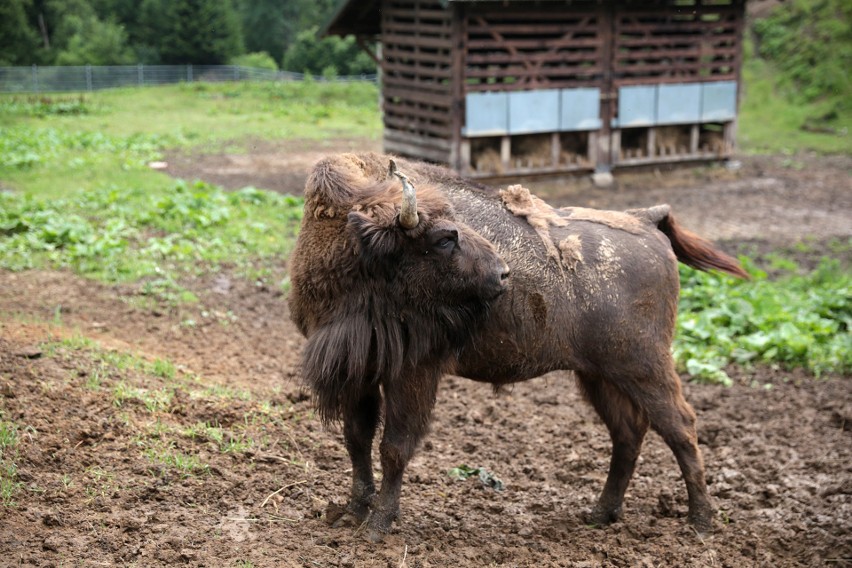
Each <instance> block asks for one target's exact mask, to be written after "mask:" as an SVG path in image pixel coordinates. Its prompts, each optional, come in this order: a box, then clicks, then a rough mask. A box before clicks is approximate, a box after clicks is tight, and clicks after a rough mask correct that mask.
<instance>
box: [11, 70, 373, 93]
mask: <svg viewBox="0 0 852 568" xmlns="http://www.w3.org/2000/svg"><path fill="white" fill-rule="evenodd" d="M312 78H313V79H314V80H316V81H329V80H330V81H341V82H346V81H372V82H375V81H376V75H354V76H340V77H335V78H333V79H328V78H326V77H323V76H312ZM304 79H305V75H304V74H302V73H292V72H290V71H271V70H269V69H257V68H253V67H240V66H238V65H141V64H140V65H104V66H93V65H81V66H67V67H39V66H38V65H33V66H32V67H0V92H6V93H50V92H59V91H97V90H99V89H112V88H115V87H144V86H150V85H164V84H168V83H180V82H193V81H205V82H222V81H301V80H304Z"/></svg>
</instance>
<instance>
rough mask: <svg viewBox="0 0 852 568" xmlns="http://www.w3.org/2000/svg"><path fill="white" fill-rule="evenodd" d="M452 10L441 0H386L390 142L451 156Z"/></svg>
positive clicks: (401, 149) (395, 148) (393, 146)
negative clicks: (440, 0) (446, 7)
mask: <svg viewBox="0 0 852 568" xmlns="http://www.w3.org/2000/svg"><path fill="white" fill-rule="evenodd" d="M451 14H452V12H451V11H450V10H447V9H444V8H443V7H442V6H441V4H440V3H439V2H437V1H434V0H432V1H429V0H384V1H383V2H382V74H383V76H382V83H383V89H382V97H383V111H384V125H385V129H384V130H385V135H384V147H385V150H386V151H388V152H394V153H399V154H405V155H408V156H414V157H420V158H422V159H427V160H431V161H435V162H449V161H450V142H449V141H450V140H451V139H452V138H453V133H452V128H451V124H452V117H451V116H450V109H451V108H452V85H451V62H452V53H451V45H452V44H451V30H452V16H451Z"/></svg>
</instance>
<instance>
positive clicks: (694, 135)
mask: <svg viewBox="0 0 852 568" xmlns="http://www.w3.org/2000/svg"><path fill="white" fill-rule="evenodd" d="M699 134H700V130H699V126H698V125H697V124H693V125H692V129H691V130H690V131H689V153H690V154H697V153H698V137H699Z"/></svg>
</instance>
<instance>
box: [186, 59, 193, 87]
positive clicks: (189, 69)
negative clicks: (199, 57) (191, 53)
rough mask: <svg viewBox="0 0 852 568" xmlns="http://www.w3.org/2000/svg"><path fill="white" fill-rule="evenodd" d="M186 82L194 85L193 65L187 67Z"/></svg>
mask: <svg viewBox="0 0 852 568" xmlns="http://www.w3.org/2000/svg"><path fill="white" fill-rule="evenodd" d="M186 82H187V83H192V63H190V64H188V65H187V66H186Z"/></svg>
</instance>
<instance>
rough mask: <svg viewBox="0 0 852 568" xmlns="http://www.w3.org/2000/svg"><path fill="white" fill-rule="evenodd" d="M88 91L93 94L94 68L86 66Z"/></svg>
mask: <svg viewBox="0 0 852 568" xmlns="http://www.w3.org/2000/svg"><path fill="white" fill-rule="evenodd" d="M86 90H87V91H89V92H90V93H91V92H92V66H91V65H86Z"/></svg>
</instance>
